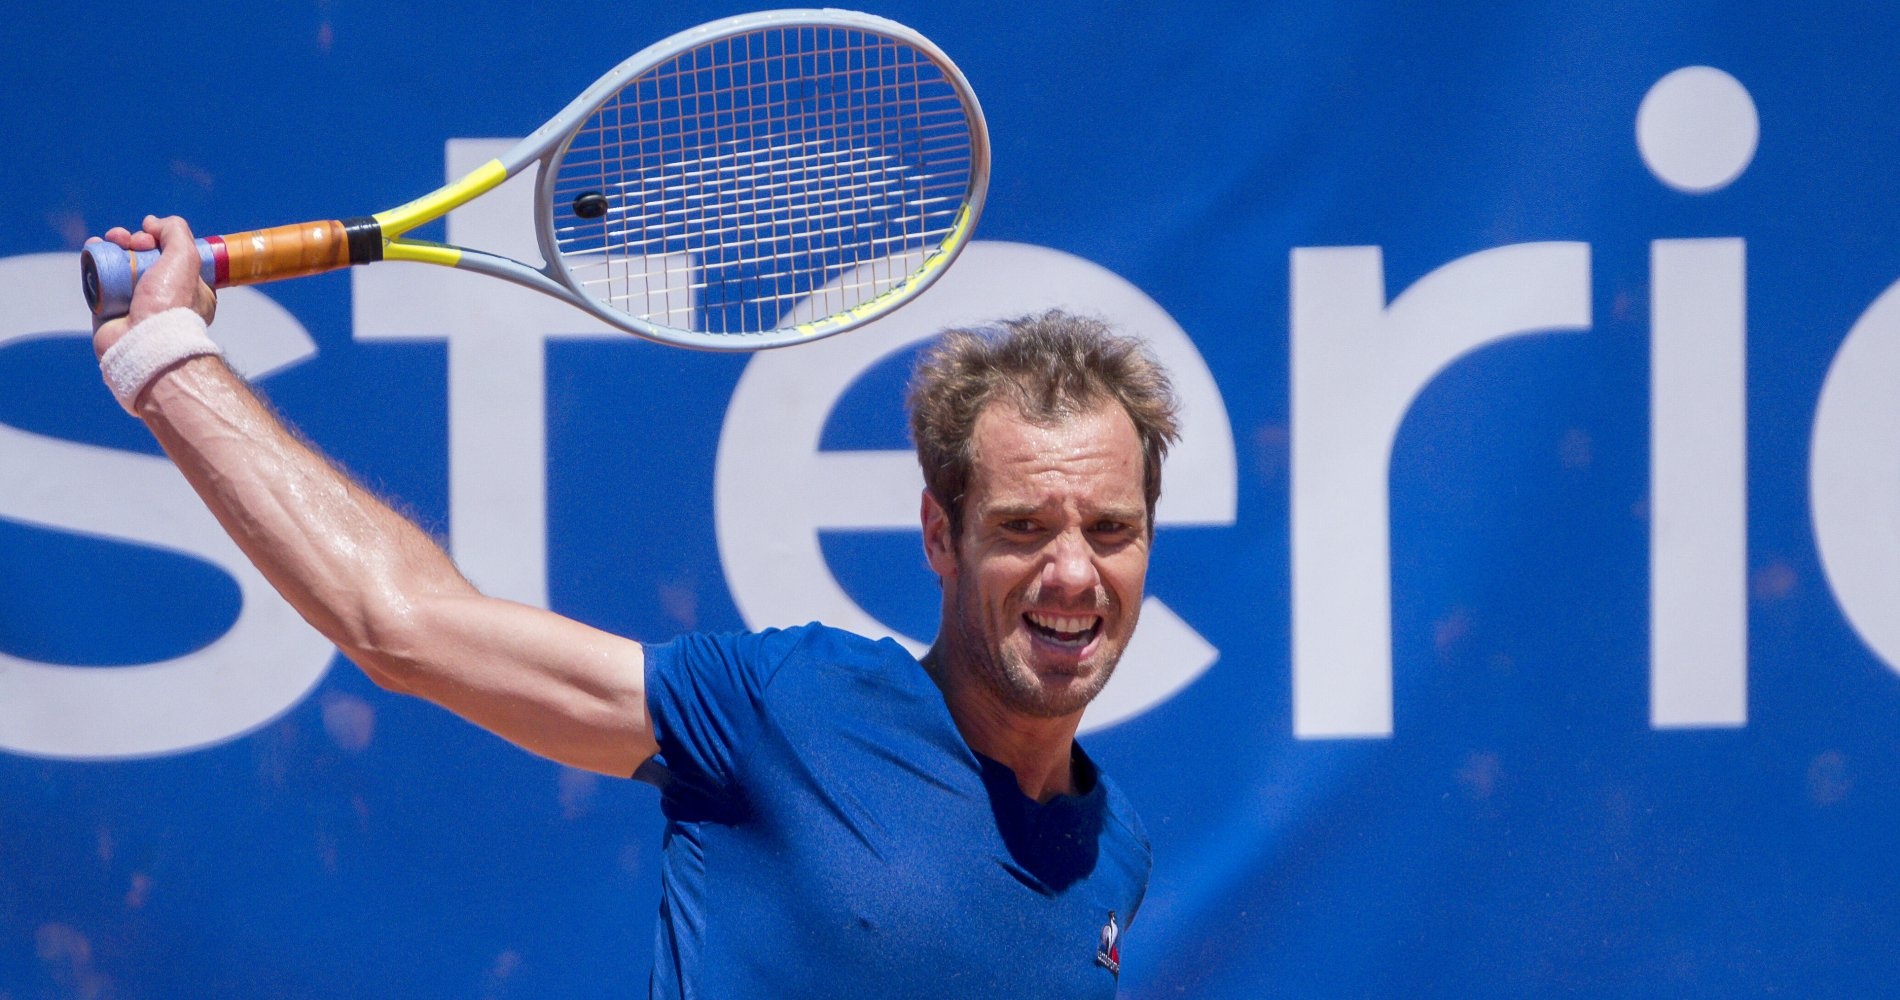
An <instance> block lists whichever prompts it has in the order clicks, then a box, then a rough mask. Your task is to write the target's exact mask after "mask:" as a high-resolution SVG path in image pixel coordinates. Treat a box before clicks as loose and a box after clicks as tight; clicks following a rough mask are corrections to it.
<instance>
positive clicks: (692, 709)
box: [636, 629, 797, 806]
mask: <svg viewBox="0 0 1900 1000" xmlns="http://www.w3.org/2000/svg"><path fill="white" fill-rule="evenodd" d="M794 632H795V630H777V629H774V630H770V631H766V632H755V633H732V634H725V635H706V634H691V635H684V636H681V637H679V638H677V639H674V640H673V641H672V642H668V643H665V644H663V645H652V646H647V647H646V699H647V712H648V714H649V715H650V716H651V718H652V720H653V736H654V739H655V741H656V742H658V743H659V745H660V753H659V756H658V757H656V758H655V759H654V761H653V762H649V764H648V765H647V766H645V767H643V768H641V769H640V772H639V773H638V774H637V775H636V777H638V778H640V779H641V780H643V781H647V782H650V783H652V784H654V785H657V786H659V787H660V789H661V791H663V792H665V793H667V795H668V797H669V798H676V799H679V800H681V801H682V802H686V801H698V802H700V803H703V804H705V805H708V806H714V805H719V804H731V803H733V802H735V801H737V800H738V798H739V797H740V793H741V789H740V788H739V775H740V772H741V770H742V767H741V765H742V763H743V761H744V754H745V749H746V747H747V746H749V745H750V744H751V742H752V739H753V736H754V735H755V734H756V733H757V732H758V729H759V724H760V720H761V717H762V715H763V713H764V704H765V690H766V688H767V687H768V686H769V685H770V683H771V678H772V676H773V675H774V674H775V673H776V672H777V670H778V668H779V666H780V665H781V664H782V663H783V661H784V659H785V657H786V655H787V654H788V653H789V652H790V650H791V649H792V648H793V647H794V646H795V645H796V644H797V638H796V636H795V634H794Z"/></svg>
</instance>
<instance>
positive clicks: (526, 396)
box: [350, 139, 628, 608]
mask: <svg viewBox="0 0 1900 1000" xmlns="http://www.w3.org/2000/svg"><path fill="white" fill-rule="evenodd" d="M513 145H514V140H512V139H451V140H449V143H448V149H447V156H446V159H447V173H448V177H449V179H450V180H454V179H456V178H459V177H462V176H464V175H466V174H467V173H468V172H469V171H471V170H473V169H475V168H476V167H477V166H480V165H481V164H483V163H486V162H488V161H489V160H491V159H493V158H495V156H497V155H499V154H500V153H503V152H505V151H507V150H508V149H509V148H510V147H512V146H513ZM533 199H534V174H533V173H532V172H529V173H526V174H522V175H521V176H518V177H514V178H512V179H510V180H508V181H507V182H506V183H504V184H502V185H501V186H500V187H498V188H496V189H495V190H493V191H490V192H489V193H487V194H485V195H483V196H482V197H480V198H477V199H475V200H474V201H472V202H469V203H468V204H467V205H464V206H462V207H461V208H458V209H456V210H455V211H453V212H450V213H449V216H448V229H449V231H448V238H449V242H451V243H455V244H459V245H462V246H469V247H480V248H481V249H483V250H486V251H489V252H492V253H498V254H501V255H503V256H505V257H513V258H515V259H517V260H529V261H532V260H539V259H540V257H541V251H540V249H539V248H538V247H537V246H536V244H535V241H534V231H533V229H532V227H530V226H529V225H528V222H529V220H531V219H533V218H534V200H533ZM350 282H351V283H350V291H351V295H352V301H353V303H354V306H353V311H352V318H353V321H354V336H355V337H356V339H358V340H409V341H416V340H421V341H433V340H439V341H443V342H445V343H446V344H447V345H448V365H449V373H448V374H449V386H448V397H449V402H448V407H449V462H448V467H449V549H450V551H452V552H454V553H455V561H456V565H457V566H459V567H460V568H461V570H462V572H464V573H466V574H467V575H468V578H469V579H470V580H472V581H474V582H475V583H476V584H477V585H478V586H480V587H481V588H482V590H483V591H484V592H486V593H488V594H491V595H494V596H496V597H505V598H507V599H509V600H511V601H519V602H521V603H523V604H532V605H534V606H535V607H541V608H545V607H547V606H548V545H547V402H546V396H547V379H546V376H545V371H546V366H547V346H546V345H547V342H548V341H550V340H556V339H567V340H574V339H588V338H592V339H612V340H627V339H628V337H627V335H626V334H625V333H622V332H620V331H618V330H615V329H613V328H612V327H610V326H608V325H607V324H605V323H602V322H601V321H600V320H598V319H596V318H594V317H593V316H590V315H588V314H587V313H585V312H582V311H581V310H579V309H577V308H575V307H573V306H571V305H568V304H567V303H565V302H562V301H560V300H559V299H556V298H552V297H550V296H547V295H542V294H540V293H538V292H533V291H529V290H528V289H525V288H521V287H519V286H516V285H512V284H509V283H508V282H505V281H496V280H494V279H493V278H485V277H481V276H479V275H473V274H463V273H461V272H458V271H456V270H454V269H452V268H445V267H437V266H435V265H432V264H413V263H406V262H401V261H391V262H388V263H383V264H378V265H376V266H375V267H359V268H354V269H352V270H351V271H350Z"/></svg>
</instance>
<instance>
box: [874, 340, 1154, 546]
mask: <svg viewBox="0 0 1900 1000" xmlns="http://www.w3.org/2000/svg"><path fill="white" fill-rule="evenodd" d="M996 400H1002V401H1004V402H1007V403H1008V404H1009V405H1010V406H1011V407H1013V408H1014V409H1015V410H1016V411H1017V412H1018V413H1020V414H1021V415H1022V416H1023V417H1024V418H1026V419H1028V420H1032V421H1037V422H1053V421H1056V420H1060V419H1063V418H1066V417H1069V416H1073V415H1076V414H1080V413H1085V412H1088V411H1090V410H1093V409H1095V408H1096V407H1097V406H1100V405H1102V404H1105V403H1111V402H1112V403H1116V404H1119V405H1120V406H1121V408H1122V409H1123V410H1124V411H1125V412H1126V413H1127V414H1128V418H1129V420H1131V421H1132V422H1133V423H1134V425H1135V434H1136V436H1137V437H1139V438H1140V439H1141V452H1142V496H1143V498H1144V499H1145V500H1146V501H1147V504H1148V526H1149V529H1150V530H1152V529H1153V527H1154V512H1155V502H1156V501H1157V500H1159V499H1160V498H1161V460H1162V458H1163V457H1164V456H1165V455H1166V454H1167V452H1168V446H1169V445H1170V444H1172V443H1174V441H1175V439H1176V438H1177V437H1178V436H1179V430H1178V428H1177V426H1176V420H1175V416H1176V412H1177V411H1178V410H1179V408H1180V404H1179V403H1178V402H1177V401H1176V399H1175V396H1174V388H1173V386H1172V385H1171V384H1170V382H1169V381H1168V373H1167V370H1166V369H1164V368H1162V367H1161V364H1160V362H1158V361H1156V360H1155V359H1154V357H1153V356H1152V355H1150V354H1149V353H1148V350H1147V348H1146V347H1144V346H1143V345H1142V343H1141V341H1139V340H1136V339H1135V338H1133V337H1127V336H1122V335H1120V334H1117V333H1116V332H1115V331H1114V330H1113V329H1112V328H1111V327H1110V326H1109V325H1108V324H1107V323H1104V322H1102V321H1101V320H1098V319H1092V318H1088V317H1083V316H1076V315H1072V314H1070V313H1066V312H1063V311H1061V310H1051V311H1049V312H1045V313H1042V314H1040V315H1036V316H1024V317H1021V318H1018V319H1012V320H1004V321H1003V322H1000V323H997V324H994V325H992V326H987V327H978V328H972V329H956V330H948V331H945V332H944V334H943V335H942V336H941V337H940V338H939V339H938V341H937V343H936V344H935V345H933V346H932V347H931V348H930V349H929V350H927V351H925V352H924V355H923V357H922V358H921V359H920V360H919V361H918V363H917V370H916V372H915V373H914V374H913V375H912V377H911V384H910V398H909V405H910V436H911V440H912V441H913V442H914V443H915V444H916V445H917V464H918V465H920V466H922V467H923V471H924V485H925V486H926V487H927V488H928V489H929V490H930V493H931V495H932V496H934V497H935V498H936V499H937V502H938V503H939V504H942V505H943V509H944V511H945V512H946V513H947V514H949V516H950V527H951V530H952V532H960V531H961V530H962V520H963V518H962V515H963V511H962V507H963V496H964V494H965V493H966V492H967V491H968V490H969V485H970V476H971V472H972V470H973V467H974V465H975V461H976V454H975V446H974V444H973V441H972V436H973V434H974V432H975V429H976V418H977V416H978V415H979V414H981V413H982V412H983V408H984V407H985V406H987V405H989V404H990V403H991V402H992V401H996Z"/></svg>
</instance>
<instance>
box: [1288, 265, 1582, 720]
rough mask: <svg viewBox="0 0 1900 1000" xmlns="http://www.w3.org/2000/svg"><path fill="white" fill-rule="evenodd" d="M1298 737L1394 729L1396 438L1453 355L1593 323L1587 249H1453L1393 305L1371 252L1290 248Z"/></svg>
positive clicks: (1296, 709) (1293, 536)
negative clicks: (1391, 498) (1457, 254)
mask: <svg viewBox="0 0 1900 1000" xmlns="http://www.w3.org/2000/svg"><path fill="white" fill-rule="evenodd" d="M1291 272H1292V293H1291V313H1292V329H1291V335H1290V349H1291V354H1292V361H1291V365H1292V379H1291V381H1292V393H1293V399H1292V407H1291V410H1292V424H1293V426H1292V438H1293V443H1292V448H1293V455H1292V465H1293V470H1292V475H1291V480H1292V496H1291V498H1290V504H1291V511H1292V539H1293V541H1292V558H1293V732H1294V735H1296V736H1299V737H1305V738H1311V737H1334V736H1389V735H1391V733H1392V568H1391V564H1392V558H1391V551H1390V550H1391V544H1390V538H1391V531H1390V526H1389V525H1390V514H1391V511H1390V508H1389V506H1388V500H1387V496H1388V477H1387V473H1388V470H1389V468H1390V465H1391V458H1392V442H1393V440H1394V438H1396V437H1397V435H1398V432H1399V424H1400V422H1401V421H1403V420H1404V418H1405V412H1406V410H1408V409H1409V408H1410V407H1411V405H1412V401H1413V400H1414V399H1416V398H1417V397H1418V394H1419V393H1420V392H1421V391H1423V390H1424V388H1425V386H1426V385H1428V384H1430V382H1431V381H1432V379H1434V378H1436V377H1437V376H1438V373H1439V372H1441V371H1443V370H1445V368H1447V367H1449V366H1450V365H1451V363H1452V362H1453V361H1456V360H1457V359H1458V358H1460V357H1463V356H1464V355H1466V354H1468V353H1470V352H1471V351H1475V350H1477V349H1478V348H1480V347H1483V346H1485V345H1487V344H1492V343H1496V342H1498V341H1501V340H1505V339H1508V338H1511V337H1518V336H1523V335H1525V334H1530V333H1541V332H1547V331H1556V330H1585V329H1588V328H1589V326H1590V247H1589V245H1588V244H1585V243H1524V244H1518V245H1515V246H1506V247H1498V248H1496V249H1492V250H1485V251H1482V252H1480V253H1475V254H1472V255H1470V256H1468V257H1461V258H1459V259H1458V260H1455V261H1452V262H1451V263H1449V264H1446V265H1444V266H1443V267H1440V268H1439V269H1438V270H1436V271H1433V272H1432V273H1430V274H1428V275H1426V276H1425V277H1423V278H1420V279H1419V280H1418V281H1417V282H1416V283H1414V284H1413V285H1412V287H1410V288H1408V289H1406V290H1405V292H1404V293H1402V294H1401V295H1399V296H1398V297H1397V298H1395V299H1393V300H1392V304H1391V305H1390V306H1388V305H1386V297H1385V271H1384V264H1383V255H1382V254H1381V252H1380V250H1379V248H1378V247H1325V248H1299V249H1296V250H1294V251H1293V254H1292V266H1291Z"/></svg>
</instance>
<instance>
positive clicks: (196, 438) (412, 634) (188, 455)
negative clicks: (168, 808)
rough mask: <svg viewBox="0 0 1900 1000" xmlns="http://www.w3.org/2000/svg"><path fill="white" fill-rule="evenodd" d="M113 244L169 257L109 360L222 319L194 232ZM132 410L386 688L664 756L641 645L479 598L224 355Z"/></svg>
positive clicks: (575, 738)
mask: <svg viewBox="0 0 1900 1000" xmlns="http://www.w3.org/2000/svg"><path fill="white" fill-rule="evenodd" d="M106 238H107V239H108V240H110V241H112V242H114V243H117V244H119V245H120V246H124V247H129V248H133V249H149V248H151V247H152V246H154V245H157V246H159V247H160V249H161V250H162V251H163V253H162V255H161V257H160V258H159V261H158V262H157V263H156V264H154V265H153V268H152V271H151V272H150V273H149V274H148V275H147V276H146V277H145V278H144V280H142V281H141V282H140V283H139V285H138V289H137V292H136V293H135V294H134V296H133V299H132V310H131V313H130V314H129V315H128V316H126V317H125V318H124V319H119V320H112V321H108V322H106V323H103V324H100V325H99V326H98V328H97V329H96V330H95V332H94V336H93V347H94V349H95V350H96V351H97V352H98V353H99V354H100V355H101V356H102V357H103V356H104V355H105V354H106V352H107V351H108V350H109V349H110V348H112V347H113V346H114V345H115V344H116V343H118V341H119V340H120V339H121V338H122V337H124V336H125V335H126V333H127V331H128V330H132V329H133V328H134V327H137V326H138V325H139V324H140V323H142V322H145V321H146V320H149V319H151V318H152V317H154V316H158V315H159V314H161V313H166V312H167V311H169V310H173V309H177V308H180V307H186V308H190V309H191V310H193V311H194V312H196V313H197V314H198V315H199V316H200V317H202V318H203V319H204V321H205V322H209V321H210V319H211V317H212V314H213V312H215V307H216V299H215V297H214V296H213V294H212V292H211V290H210V289H209V288H207V287H205V286H204V284H203V283H202V282H201V281H200V280H199V278H198V259H197V254H196V251H195V250H194V249H193V246H192V234H191V230H190V229H189V228H188V227H187V226H186V224H185V222H184V220H182V219H178V218H175V217H174V218H169V219H164V220H158V219H155V218H149V217H148V218H147V219H146V220H145V225H144V231H143V232H140V233H128V232H126V231H125V230H123V229H115V230H113V231H112V232H109V233H107V234H106ZM170 318H171V319H181V318H182V319H185V320H189V319H190V317H189V316H186V315H184V314H173V315H172V316H171V317H170ZM159 325H163V323H162V322H161V324H159ZM157 328H158V327H157V326H153V327H148V328H146V329H143V330H139V331H137V333H138V334H140V335H142V334H143V333H145V332H146V331H147V330H152V329H157ZM128 346H137V342H136V341H135V342H134V343H133V344H131V345H128ZM127 353H129V352H126V351H121V352H120V354H122V355H123V354H127ZM129 406H130V408H131V409H132V410H133V412H134V413H135V414H136V415H137V416H138V417H139V418H140V419H142V420H144V421H145V423H146V426H148V427H149V428H150V429H151V431H152V434H153V436H155V437H156V438H157V439H158V441H159V443H160V444H161V445H163V446H164V449H165V452H166V454H168V455H170V456H171V459H172V461H173V462H174V463H176V464H177V466H178V468H179V469H180V470H182V471H183V472H184V474H185V478H186V479H187V480H189V481H190V482H191V485H192V487H193V488H194V489H196V490H197V491H198V495H199V496H200V497H202V498H203V499H204V502H205V504H206V505H207V506H209V507H210V508H211V511H212V513H213V514H215V515H216V516H217V518H218V521H219V523H221V524H222V525H223V526H224V529H225V531H227V532H229V533H230V535H231V537H232V538H233V539H235V540H236V541H237V544H238V546H239V547H240V548H242V549H243V550H244V553H245V554H246V555H247V556H249V557H250V559H251V561H252V562H253V563H256V564H257V567H258V569H260V570H261V571H263V573H264V576H265V577H266V578H267V579H269V580H270V582H271V583H272V585H274V586H275V587H276V588H277V590H278V591H279V592H280V593H282V594H283V595H284V597H285V598H286V599H287V600H289V601H290V603H291V604H292V605H293V606H294V607H296V609H297V610H298V612H300V613H301V614H302V615H303V617H304V618H305V619H306V620H308V621H309V622H310V623H311V624H312V625H314V626H315V627H316V628H317V630H318V631H320V632H322V633H323V634H324V635H325V636H327V637H328V638H329V639H330V641H332V642H334V643H336V644H337V646H338V648H340V649H342V650H343V652H344V653H345V654H346V655H348V656H349V657H350V659H351V660H353V661H355V662H356V664H357V665H358V666H360V667H362V668H363V670H364V672H365V673H367V674H368V675H369V676H370V677H371V678H372V679H374V680H375V681H376V683H377V684H379V685H381V686H383V687H385V688H389V689H390V690H395V691H403V692H407V693H410V694H414V695H418V696H420V697H423V698H426V699H428V700H430V701H433V702H435V703H436V704H438V705H441V706H442V707H444V708H447V709H448V710H450V711H452V712H454V713H456V714H457V715H460V716H462V717H463V718H465V719H468V720H469V721H471V722H474V723H475V724H477V725H479V726H482V727H483V728H485V729H488V730H490V731H492V732H494V733H496V734H497V735H499V736H501V737H503V738H505V739H507V740H510V741H512V742H514V743H516V744H518V745H520V746H522V747H524V748H526V749H528V750H532V751H534V752H535V753H538V754H542V755H543V756H546V757H550V758H553V759H555V760H558V761H561V762H563V763H566V764H570V765H573V766H575V767H581V768H586V769H588V770H593V771H600V772H603V773H606V774H617V775H622V776H625V775H631V774H632V773H633V772H634V770H635V769H636V768H637V767H639V765H640V764H641V763H642V762H643V761H645V760H646V759H647V758H648V757H651V756H652V755H653V754H654V753H656V752H657V751H658V747H657V745H656V744H655V743H654V740H653V735H652V724H651V721H650V719H649V718H648V715H647V708H646V698H645V685H644V663H643V656H642V652H641V649H640V646H639V644H638V643H636V642H633V641H632V640H629V639H625V638H622V637H620V636H616V635H612V634H609V633H606V632H602V631H600V630H598V629H594V628H590V627H588V626H586V625H583V624H581V623H579V622H575V621H572V620H570V619H567V618H563V617H561V616H559V615H556V614H553V613H551V612H547V611H543V610H541V609H538V608H531V607H528V606H526V605H521V604H516V603H513V602H510V601H503V600H498V599H495V598H490V597H485V596H483V595H482V594H481V593H479V592H477V591H476V590H475V588H474V587H472V586H471V585H470V584H469V583H468V581H467V580H465V579H464V578H463V577H462V575H461V573H460V572H459V571H458V570H456V568H455V565H454V563H453V562H451V561H450V559H449V557H448V555H447V554H446V553H444V552H443V551H442V549H441V547H440V546H438V545H437V544H436V543H435V542H434V541H433V540H432V539H430V538H429V536H428V535H426V534H425V533H424V532H422V531H421V530H420V529H418V528H417V527H416V526H415V525H414V524H412V523H410V522H409V520H408V519H406V518H404V517H403V516H402V515H400V514H398V513H396V512H395V511H394V510H392V509H390V507H389V506H388V505H386V504H384V503H382V502H381V501H379V500H378V499H377V498H376V497H374V496H372V495H371V494H370V493H369V492H368V491H367V490H365V489H363V488H362V487H361V486H360V485H358V484H357V483H355V482H354V481H352V480H351V479H350V478H349V476H348V475H346V474H345V473H343V472H342V471H340V470H339V469H337V468H336V467H335V466H334V465H332V464H331V463H330V462H329V461H328V460H327V459H325V458H324V457H323V456H322V455H320V454H318V453H317V452H316V450H315V449H313V448H312V447H310V446H309V445H308V444H306V443H305V442H303V441H302V440H301V439H300V438H299V437H297V436H296V435H295V434H294V433H292V432H291V431H290V430H289V429H288V428H287V427H285V425H284V424H283V423H282V421H280V420H279V419H278V418H277V417H276V415H275V414H274V413H272V412H271V410H270V409H269V408H268V407H266V406H265V405H264V404H263V403H262V402H261V401H259V400H258V398H257V397H256V396H255V395H254V394H252V392H251V391H250V389H249V387H248V386H247V385H245V383H244V382H243V380H242V379H240V378H238V377H237V376H236V375H235V374H233V373H232V372H231V370H230V369H229V368H227V367H225V365H224V362H223V361H222V360H221V359H220V358H218V357H215V356H196V357H190V358H188V359H186V360H183V361H180V362H177V363H175V364H171V365H170V366H168V367H164V368H162V369H161V370H160V372H159V373H158V374H157V375H156V377H154V378H152V380H151V381H150V382H148V383H145V385H144V388H143V391H140V392H137V393H136V395H135V396H134V397H133V398H132V399H131V401H130V404H129Z"/></svg>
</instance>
